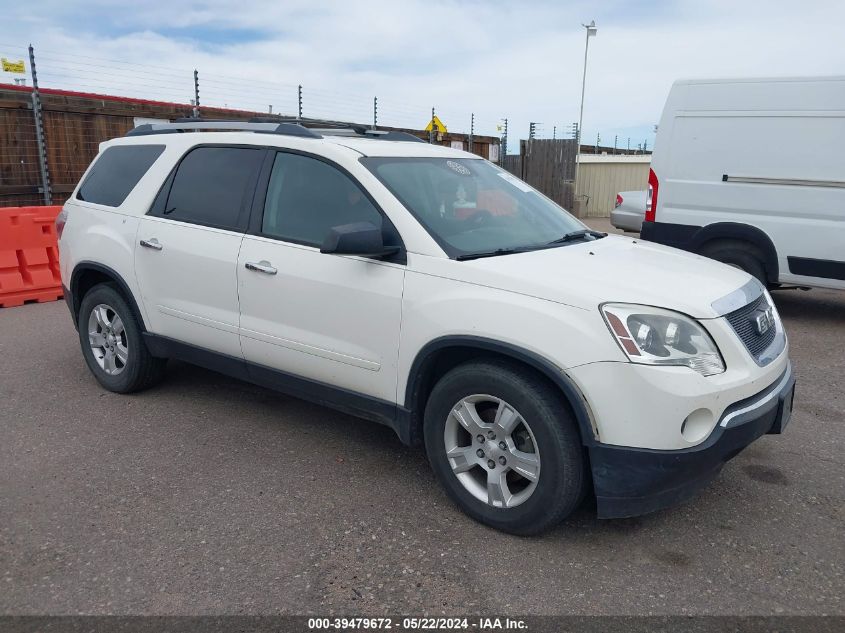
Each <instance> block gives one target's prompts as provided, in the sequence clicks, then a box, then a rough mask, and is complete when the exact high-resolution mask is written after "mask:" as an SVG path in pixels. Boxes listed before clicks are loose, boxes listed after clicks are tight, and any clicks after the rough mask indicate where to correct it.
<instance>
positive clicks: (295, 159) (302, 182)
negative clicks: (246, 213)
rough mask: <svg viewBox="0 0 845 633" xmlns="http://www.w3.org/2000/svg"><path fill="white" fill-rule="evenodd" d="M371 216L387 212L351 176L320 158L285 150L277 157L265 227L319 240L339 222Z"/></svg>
mask: <svg viewBox="0 0 845 633" xmlns="http://www.w3.org/2000/svg"><path fill="white" fill-rule="evenodd" d="M355 222H370V223H372V224H374V225H375V226H377V227H379V228H383V224H382V215H381V213H380V212H379V211H378V209H376V207H375V206H374V205H373V203H372V202H370V200H369V198H367V196H365V195H364V193H363V191H361V189H360V187H358V185H357V184H355V182H353V181H352V179H351V178H349V176H347V175H346V174H344V173H342V172H341V171H339V170H338V169H336V168H335V167H332V166H331V165H329V164H327V163H324V162H323V161H321V160H317V159H316V158H310V157H308V156H301V155H299V154H288V153H283V152H280V153H278V154H277V155H276V159H275V161H274V163H273V171H272V172H271V174H270V182H269V185H268V188H267V198H266V201H265V203H264V217H263V220H262V225H261V232H262V233H263V234H264V235H267V236H270V237H278V238H280V239H283V240H287V241H291V242H297V243H300V244H309V245H312V246H319V245H321V244H322V243H323V241H324V240H325V238H326V235H328V233H329V230H330V229H331V228H332V227H334V226H340V225H344V224H352V223H355Z"/></svg>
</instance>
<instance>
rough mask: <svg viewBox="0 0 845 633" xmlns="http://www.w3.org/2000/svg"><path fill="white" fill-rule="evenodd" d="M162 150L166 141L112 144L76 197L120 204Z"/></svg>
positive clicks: (96, 201) (90, 200)
mask: <svg viewBox="0 0 845 633" xmlns="http://www.w3.org/2000/svg"><path fill="white" fill-rule="evenodd" d="M163 151H164V145H119V146H116V147H109V148H108V149H107V150H106V151H104V152H103V153H102V154H101V155H100V157H99V158H98V159H97V162H95V163H94V166H93V167H92V168H91V171H90V172H89V173H88V176H87V177H86V178H85V181H84V182H83V183H82V185H81V186H80V187H79V191H77V192H76V198H77V200H84V201H86V202H93V203H95V204H103V205H106V206H107V207H119V206H120V205H122V204H123V201H124V200H126V198H127V196H129V194H130V193H131V192H132V190H133V189H134V188H135V185H137V184H138V181H139V180H141V178H143V177H144V174H146V173H147V171H148V170H149V168H150V167H152V164H153V163H154V162H155V161H156V159H157V158H158V157H159V156H161V153H162V152H163Z"/></svg>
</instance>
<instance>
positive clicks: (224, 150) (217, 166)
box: [160, 147, 265, 229]
mask: <svg viewBox="0 0 845 633" xmlns="http://www.w3.org/2000/svg"><path fill="white" fill-rule="evenodd" d="M264 155H265V150H263V149H260V148H256V149H250V148H242V147H198V148H196V149H194V150H192V151H191V152H190V153H188V154H187V155H186V156H185V157H184V158H183V159H182V161H181V162H180V163H179V167H177V169H176V174H175V175H174V176H173V184H172V185H171V187H170V193H169V195H168V196H167V203H166V204H165V205H164V209H163V210H162V211H161V213H160V215H161V216H162V217H165V218H170V219H172V220H181V221H183V222H190V223H192V224H202V225H204V226H213V227H217V228H222V229H239V228H241V229H243V228H245V224H246V215H247V213H248V210H249V209H248V204H249V202H251V200H252V193H253V191H254V188H255V181H256V179H257V178H258V172H259V170H260V169H261V161H262V160H263V159H264Z"/></svg>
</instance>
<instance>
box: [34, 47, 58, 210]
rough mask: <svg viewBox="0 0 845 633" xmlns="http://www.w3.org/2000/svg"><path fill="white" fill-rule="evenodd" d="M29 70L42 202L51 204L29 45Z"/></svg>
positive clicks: (45, 144)
mask: <svg viewBox="0 0 845 633" xmlns="http://www.w3.org/2000/svg"><path fill="white" fill-rule="evenodd" d="M29 70H30V72H31V73H32V116H33V117H34V118H35V140H36V142H37V144H38V166H39V168H40V171H41V193H42V194H43V197H44V204H46V205H51V204H53V190H52V188H51V186H50V169H49V168H48V166H47V139H46V138H45V136H44V120H43V119H42V111H41V94H40V93H39V92H38V73H37V72H36V70H35V49H34V48H32V44H30V45H29Z"/></svg>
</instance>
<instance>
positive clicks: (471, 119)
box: [469, 112, 475, 153]
mask: <svg viewBox="0 0 845 633" xmlns="http://www.w3.org/2000/svg"><path fill="white" fill-rule="evenodd" d="M473 136H475V112H471V113H470V115H469V151H470V153H472V142H473V140H474V139H473Z"/></svg>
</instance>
